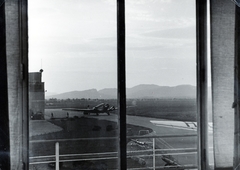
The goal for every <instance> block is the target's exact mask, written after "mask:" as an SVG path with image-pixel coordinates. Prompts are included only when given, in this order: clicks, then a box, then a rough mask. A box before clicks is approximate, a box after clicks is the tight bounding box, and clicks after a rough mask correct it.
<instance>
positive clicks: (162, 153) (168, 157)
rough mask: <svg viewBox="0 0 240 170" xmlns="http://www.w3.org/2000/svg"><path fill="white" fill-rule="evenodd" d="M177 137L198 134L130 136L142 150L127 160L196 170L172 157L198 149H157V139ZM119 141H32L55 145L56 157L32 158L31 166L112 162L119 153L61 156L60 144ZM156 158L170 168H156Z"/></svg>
mask: <svg viewBox="0 0 240 170" xmlns="http://www.w3.org/2000/svg"><path fill="white" fill-rule="evenodd" d="M176 137H181V138H183V137H197V134H187V135H161V136H157V135H147V136H128V137H127V139H129V140H131V142H132V143H135V144H136V145H138V146H139V147H142V148H143V149H142V150H128V151H127V158H131V159H133V160H134V159H135V161H137V162H138V163H139V164H141V165H145V164H146V162H145V160H144V159H143V158H144V157H152V167H150V166H147V168H148V169H153V170H155V169H159V168H162V169H169V168H173V167H174V168H175V169H176V168H179V169H196V168H197V165H195V164H189V165H180V164H179V163H178V162H177V161H176V160H175V159H174V158H173V157H172V156H176V155H185V154H196V153H197V148H167V149H162V148H160V149H156V138H161V139H163V138H176ZM109 139H112V140H117V139H118V137H99V138H75V139H52V140H32V141H30V143H46V142H54V143H55V155H47V156H33V157H30V158H29V160H30V163H29V164H30V165H37V164H49V163H54V164H55V169H56V170H59V165H60V162H62V163H63V162H76V161H96V160H111V159H118V152H101V153H81V154H62V155H60V154H59V149H60V145H59V143H60V142H69V141H96V140H109ZM139 139H141V140H142V139H145V140H146V139H147V140H151V141H152V142H150V144H149V142H148V143H147V142H143V141H139ZM156 157H160V158H161V159H162V160H164V161H165V162H167V163H168V166H156ZM128 169H129V170H141V169H146V167H140V168H128Z"/></svg>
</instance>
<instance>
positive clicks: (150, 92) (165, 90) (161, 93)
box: [45, 84, 196, 99]
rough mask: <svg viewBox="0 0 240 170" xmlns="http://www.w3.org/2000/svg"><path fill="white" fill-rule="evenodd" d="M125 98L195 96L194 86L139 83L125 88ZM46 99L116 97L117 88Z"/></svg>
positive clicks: (73, 93) (73, 92) (86, 91)
mask: <svg viewBox="0 0 240 170" xmlns="http://www.w3.org/2000/svg"><path fill="white" fill-rule="evenodd" d="M126 95H127V98H196V87H195V86H192V85H179V86H172V87H170V86H158V85H154V84H141V85H137V86H134V87H132V88H127V89H126ZM45 98H46V99H49V98H57V99H68V98H69V99H76V98H78V99H81V98H87V99H88V98H90V99H116V98H117V89H116V88H106V89H102V90H99V91H98V90H96V89H89V90H83V91H71V92H66V93H61V94H55V95H47V96H46V97H45Z"/></svg>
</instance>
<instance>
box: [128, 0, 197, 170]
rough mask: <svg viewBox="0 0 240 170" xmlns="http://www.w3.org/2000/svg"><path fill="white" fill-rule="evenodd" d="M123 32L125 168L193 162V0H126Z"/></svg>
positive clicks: (194, 84) (181, 165)
mask: <svg viewBox="0 0 240 170" xmlns="http://www.w3.org/2000/svg"><path fill="white" fill-rule="evenodd" d="M126 34H127V35H126V42H127V45H126V59H127V87H128V89H127V123H128V131H127V132H128V144H127V150H128V157H127V160H128V162H129V163H128V168H142V169H146V168H150V169H151V168H152V169H155V168H161V167H165V166H174V167H176V166H177V167H188V169H191V168H197V123H196V117H197V116H196V113H197V111H196V38H195V37H196V16H195V1H192V0H183V1H168V0H159V1H155V0H151V1H146V0H142V1H138V0H129V1H126ZM140 151H141V152H140Z"/></svg>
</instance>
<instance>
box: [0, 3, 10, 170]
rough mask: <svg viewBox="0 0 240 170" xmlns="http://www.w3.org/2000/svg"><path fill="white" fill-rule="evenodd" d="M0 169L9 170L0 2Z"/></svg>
mask: <svg viewBox="0 0 240 170" xmlns="http://www.w3.org/2000/svg"><path fill="white" fill-rule="evenodd" d="M0 71H1V76H0V89H1V92H0V93H1V94H0V110H1V118H0V137H1V138H0V153H1V155H0V169H6V170H8V169H10V154H9V153H10V135H9V116H8V90H7V89H8V86H7V54H6V20H5V3H4V0H1V1H0Z"/></svg>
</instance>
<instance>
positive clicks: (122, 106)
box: [117, 0, 127, 170]
mask: <svg viewBox="0 0 240 170" xmlns="http://www.w3.org/2000/svg"><path fill="white" fill-rule="evenodd" d="M117 66H118V73H117V75H118V114H119V127H120V128H119V129H120V133H119V138H120V140H119V169H122V170H125V169H127V164H126V73H125V1H124V0H117Z"/></svg>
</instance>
